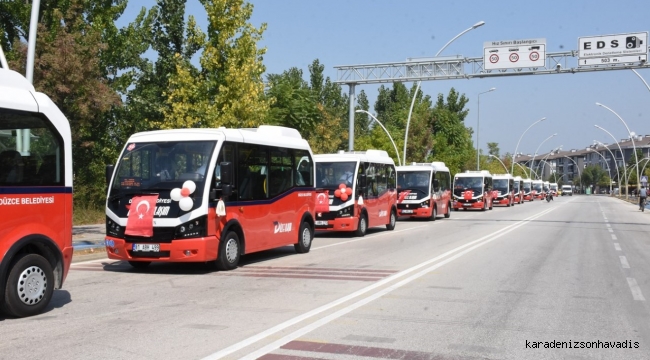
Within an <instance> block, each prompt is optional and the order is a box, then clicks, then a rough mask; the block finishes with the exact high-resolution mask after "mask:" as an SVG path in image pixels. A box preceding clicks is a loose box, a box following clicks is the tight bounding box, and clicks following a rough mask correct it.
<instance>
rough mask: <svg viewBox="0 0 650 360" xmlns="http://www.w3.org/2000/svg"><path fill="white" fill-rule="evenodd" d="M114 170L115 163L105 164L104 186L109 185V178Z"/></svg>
mask: <svg viewBox="0 0 650 360" xmlns="http://www.w3.org/2000/svg"><path fill="white" fill-rule="evenodd" d="M114 170H115V165H113V164H109V165H106V173H105V176H106V186H107V187H109V186H110V185H111V178H112V177H113V171H114Z"/></svg>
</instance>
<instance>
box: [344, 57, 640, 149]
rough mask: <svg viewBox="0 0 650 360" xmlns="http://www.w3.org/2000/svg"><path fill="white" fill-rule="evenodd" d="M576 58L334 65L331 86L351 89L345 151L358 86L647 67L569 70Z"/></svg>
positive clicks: (351, 136) (441, 59)
mask: <svg viewBox="0 0 650 360" xmlns="http://www.w3.org/2000/svg"><path fill="white" fill-rule="evenodd" d="M577 56H578V51H576V50H572V51H567V52H557V53H546V61H545V62H544V65H545V66H544V67H521V68H511V69H499V70H485V69H484V65H483V64H484V63H483V58H482V57H481V58H466V57H463V56H461V55H456V56H446V57H435V58H409V59H407V60H406V61H404V62H394V63H378V64H365V65H341V66H334V68H335V69H336V80H335V81H334V83H336V84H347V85H348V86H349V88H350V91H349V95H350V96H349V97H350V105H349V111H348V118H349V124H350V126H349V130H348V131H349V145H348V150H350V151H352V150H354V114H355V113H354V106H355V102H356V100H355V92H354V88H355V86H356V85H357V84H359V85H361V84H380V83H392V82H409V81H431V80H452V79H472V78H488V77H497V76H516V75H544V74H575V73H582V72H593V71H607V70H632V69H648V68H650V65H648V64H647V62H646V61H645V58H644V59H643V61H642V62H641V61H640V62H638V63H615V64H611V63H608V64H607V65H591V66H584V67H579V66H578V67H571V68H570V67H568V66H567V64H568V61H569V59H570V58H575V57H577ZM646 57H647V56H646ZM639 60H641V57H639Z"/></svg>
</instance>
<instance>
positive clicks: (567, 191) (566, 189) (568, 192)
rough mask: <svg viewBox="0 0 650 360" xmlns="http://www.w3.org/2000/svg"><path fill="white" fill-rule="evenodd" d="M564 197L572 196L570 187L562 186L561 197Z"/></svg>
mask: <svg viewBox="0 0 650 360" xmlns="http://www.w3.org/2000/svg"><path fill="white" fill-rule="evenodd" d="M564 195H569V196H573V189H572V188H571V185H562V196H564Z"/></svg>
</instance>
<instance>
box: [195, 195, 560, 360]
mask: <svg viewBox="0 0 650 360" xmlns="http://www.w3.org/2000/svg"><path fill="white" fill-rule="evenodd" d="M557 208H558V207H553V208H550V209H547V210H544V211H542V212H540V213H538V214H536V215H533V216H530V217H528V218H526V219H524V220H520V221H518V222H516V223H514V224H511V225H508V226H506V227H504V228H503V229H500V230H497V231H495V232H493V233H491V234H488V235H485V236H483V237H481V238H479V239H476V240H474V241H471V242H469V243H467V244H465V245H461V246H459V247H457V248H455V249H452V250H449V251H447V252H446V253H444V254H441V255H439V256H436V257H435V258H432V259H429V260H427V261H424V262H422V263H420V264H418V265H415V266H412V267H410V268H408V269H406V270H403V271H401V272H399V273H397V274H394V275H391V276H390V277H387V278H385V279H383V280H380V281H378V282H376V283H374V284H372V285H369V286H367V287H365V288H363V289H360V290H358V291H356V292H354V293H352V294H350V295H346V296H344V297H342V298H339V299H337V300H334V301H332V302H330V303H328V304H325V305H322V306H320V307H318V308H316V309H314V310H311V311H308V312H306V313H304V314H302V315H299V316H296V317H294V318H293V319H289V320H287V321H285V322H283V323H281V324H278V325H276V326H274V327H272V328H270V329H267V330H265V331H262V332H260V333H258V334H256V335H253V336H251V337H249V338H247V339H244V340H242V341H240V342H238V343H235V344H233V345H231V346H229V347H227V348H225V349H222V350H220V351H218V352H216V353H213V354H210V355H208V356H207V357H205V358H204V359H221V358H223V357H224V356H228V355H230V354H232V353H234V352H236V351H239V350H241V349H243V348H245V347H247V346H250V345H252V344H254V343H256V342H258V341H260V340H263V339H265V338H268V337H269V336H272V335H274V334H276V333H278V332H280V331H282V330H284V329H286V328H288V327H290V326H292V325H295V324H298V323H300V322H302V321H304V320H307V319H309V318H311V317H313V316H316V315H318V314H320V313H322V312H324V311H327V310H329V309H332V308H334V307H336V306H338V305H341V304H343V303H345V302H347V301H350V300H352V299H355V298H358V297H360V296H361V295H364V294H366V293H368V292H370V291H372V290H374V289H377V288H379V287H382V286H384V285H386V284H389V283H391V282H393V281H395V280H397V279H399V278H401V277H404V276H406V275H408V274H410V273H413V272H415V271H417V270H420V269H421V268H424V267H426V266H428V265H431V264H432V263H435V262H437V261H439V260H441V259H444V258H446V257H448V256H450V255H452V254H454V253H457V252H460V251H461V250H464V251H462V252H460V253H458V254H456V255H454V256H453V257H450V258H449V259H446V260H444V261H442V262H440V263H438V264H436V265H434V266H432V267H429V268H426V269H425V270H422V271H420V272H419V273H417V274H415V275H412V276H410V277H409V278H407V279H404V280H402V281H400V282H399V283H397V284H394V285H392V286H390V287H387V288H386V289H384V290H382V291H380V292H378V293H375V294H374V295H371V296H369V297H367V298H364V299H361V300H359V301H357V302H356V303H354V304H351V305H348V306H347V307H345V308H343V309H341V310H339V311H337V312H335V313H334V314H331V315H329V316H326V317H324V318H322V319H320V320H318V321H316V322H314V323H312V324H310V325H307V326H305V327H303V328H301V329H299V330H297V331H295V332H293V333H291V334H289V335H287V336H285V337H282V338H281V339H279V340H276V341H274V342H272V343H271V344H269V345H267V346H265V347H263V348H261V349H260V350H258V351H256V352H254V353H251V354H249V355H248V356H247V357H246V358H251V359H256V358H258V357H259V356H262V355H264V354H267V353H269V352H271V351H273V350H275V349H277V348H279V347H280V346H282V345H284V344H285V343H287V342H289V341H291V340H293V339H295V338H297V337H299V336H301V335H302V334H303V333H307V332H309V331H312V329H314V328H315V327H314V326H316V327H319V326H322V325H324V324H326V323H328V322H329V321H332V320H333V319H335V318H337V317H340V316H342V315H344V314H346V313H348V312H350V311H352V310H354V309H356V308H358V307H359V306H362V305H364V304H366V303H368V302H370V301H372V300H374V299H376V298H377V297H380V296H383V295H384V294H386V293H388V292H390V291H393V290H395V289H397V288H399V287H401V286H403V285H405V284H407V283H409V282H411V281H413V280H415V279H417V278H419V277H421V276H422V275H424V274H426V273H428V272H431V271H433V270H435V269H437V268H438V267H440V266H443V265H444V264H447V263H448V262H451V261H453V260H455V259H457V258H458V257H460V256H462V255H464V254H466V253H468V252H470V251H472V250H474V249H476V248H478V247H479V246H481V245H484V244H486V243H488V242H491V241H493V240H495V239H497V238H499V237H501V236H502V235H505V234H507V233H509V232H511V231H513V230H515V229H517V228H519V227H521V226H523V225H525V224H527V223H529V222H530V221H532V220H535V219H537V218H539V217H541V216H544V215H546V214H548V213H550V212H551V211H554V210H555V209H557ZM412 229H414V228H412ZM334 315H336V316H334ZM325 320H326V321H325ZM323 321H325V322H323Z"/></svg>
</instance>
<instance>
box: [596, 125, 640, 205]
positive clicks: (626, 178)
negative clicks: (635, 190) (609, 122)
mask: <svg viewBox="0 0 650 360" xmlns="http://www.w3.org/2000/svg"><path fill="white" fill-rule="evenodd" d="M594 126H595V127H597V128H598V129H600V130H602V131H604V132H606V133H607V134H609V136H611V137H612V139H614V143H616V145H617V146H618V151H620V152H621V158H623V172H624V174H625V175H624V176H623V177H624V178H625V198H626V199H629V196H630V195H629V192H628V191H627V186H628V182H629V178H628V176H627V166H625V154H624V153H623V149H621V144H619V143H618V140H616V138H615V137H614V135H612V133H610V132H609V131H607V130H606V129H605V128H604V127H601V126H598V125H594ZM635 153H636V151H635ZM614 161H616V157H614ZM616 163H617V165H618V161H616ZM619 176H620V175H619ZM619 183H620V181H619ZM619 193H620V190H619Z"/></svg>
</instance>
